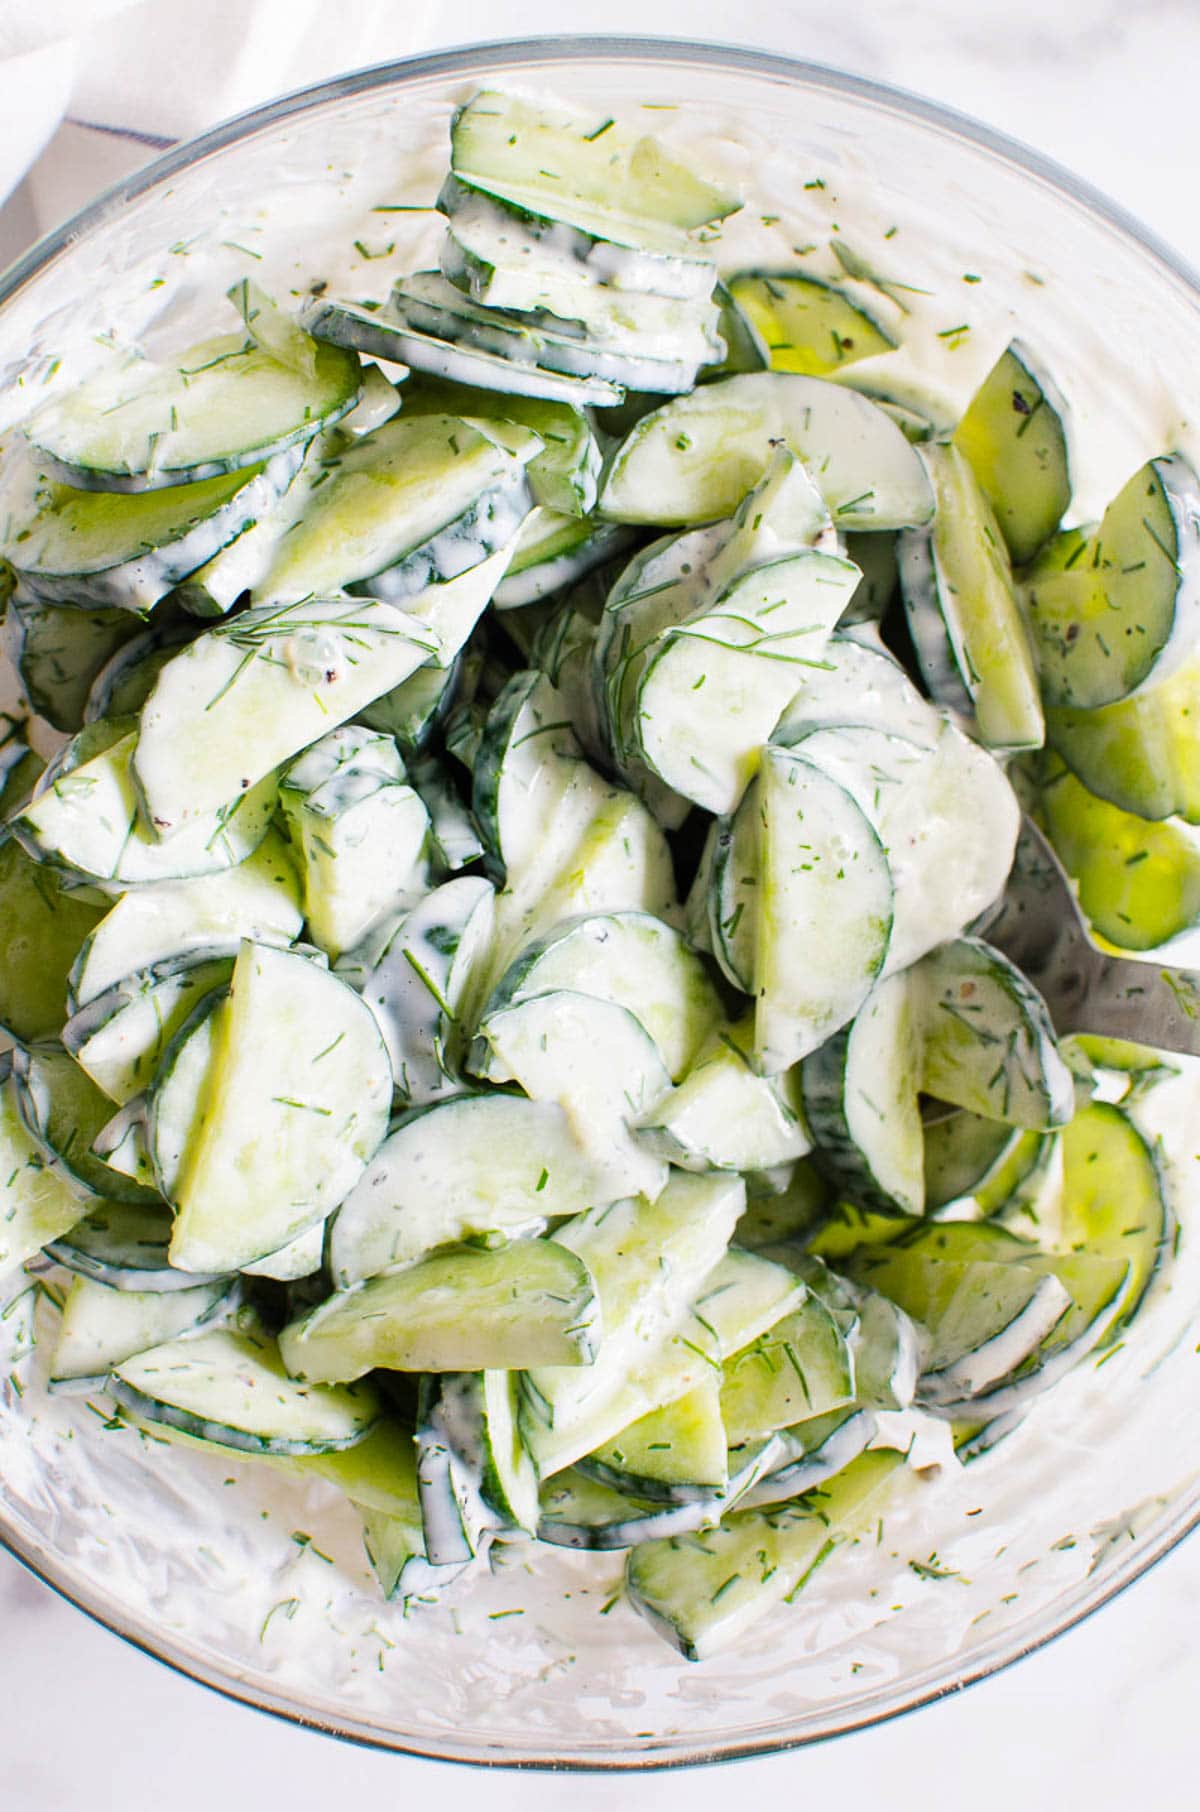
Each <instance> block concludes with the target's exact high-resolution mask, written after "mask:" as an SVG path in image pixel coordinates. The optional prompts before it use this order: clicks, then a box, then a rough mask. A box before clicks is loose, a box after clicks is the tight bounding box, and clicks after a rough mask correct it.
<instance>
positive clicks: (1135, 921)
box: [1040, 764, 1200, 950]
mask: <svg viewBox="0 0 1200 1812" xmlns="http://www.w3.org/2000/svg"><path fill="white" fill-rule="evenodd" d="M1055 766H1057V767H1058V771H1057V772H1056V771H1055ZM1055 766H1049V767H1048V768H1047V769H1044V770H1043V784H1042V788H1041V793H1040V804H1041V815H1042V821H1043V823H1044V824H1045V827H1046V830H1047V832H1048V834H1049V837H1050V841H1051V842H1052V843H1053V845H1054V849H1055V853H1056V854H1057V856H1058V859H1059V861H1060V862H1061V863H1062V865H1063V867H1064V868H1065V869H1066V871H1067V873H1068V874H1069V875H1070V876H1071V878H1072V879H1073V880H1074V882H1075V884H1076V887H1077V889H1078V893H1079V904H1080V905H1081V906H1082V908H1083V910H1084V912H1085V913H1086V914H1087V916H1088V919H1089V920H1090V922H1091V925H1092V927H1093V929H1094V930H1095V931H1097V932H1098V933H1099V934H1100V936H1101V937H1104V938H1107V939H1108V941H1109V943H1111V944H1116V945H1119V946H1120V947H1121V948H1122V949H1125V950H1155V949H1157V948H1158V946H1159V945H1161V944H1165V943H1167V942H1168V941H1169V940H1170V939H1171V938H1173V937H1177V936H1178V935H1179V934H1180V933H1181V932H1184V931H1187V930H1188V929H1189V928H1190V927H1191V926H1192V925H1194V924H1195V923H1196V922H1197V920H1200V831H1198V830H1197V829H1196V828H1195V827H1194V826H1192V825H1190V824H1184V823H1182V822H1181V821H1180V820H1179V819H1178V818H1164V819H1161V820H1159V821H1158V822H1157V823H1154V822H1151V821H1150V820H1148V819H1145V818H1135V817H1134V816H1133V814H1132V813H1131V812H1123V811H1122V810H1121V809H1120V807H1119V806H1116V805H1112V804H1110V803H1109V801H1108V800H1107V799H1100V798H1097V797H1096V795H1095V794H1094V793H1089V792H1088V790H1087V788H1086V787H1085V786H1084V785H1083V783H1082V782H1081V781H1079V780H1077V779H1076V778H1075V775H1074V774H1072V773H1071V772H1070V770H1069V769H1067V768H1063V767H1061V765H1060V764H1055Z"/></svg>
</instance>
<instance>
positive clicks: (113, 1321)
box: [50, 1277, 234, 1390]
mask: <svg viewBox="0 0 1200 1812" xmlns="http://www.w3.org/2000/svg"><path fill="white" fill-rule="evenodd" d="M233 1300H234V1296H233V1290H232V1288H231V1285H230V1282H229V1280H228V1279H227V1278H222V1279H221V1280H220V1281H218V1282H217V1283H213V1284H198V1285H195V1286H194V1287H193V1288H191V1289H187V1290H157V1291H151V1292H148V1293H144V1294H143V1293H142V1292H140V1291H136V1290H112V1289H109V1288H108V1287H107V1286H106V1285H105V1284H102V1283H96V1282H94V1281H93V1280H92V1279H90V1278H87V1277H74V1278H72V1280H71V1287H70V1289H69V1290H68V1291H67V1295H66V1301H65V1302H64V1303H63V1314H62V1320H61V1322H60V1323H59V1328H58V1339H57V1341H56V1342H55V1347H54V1355H53V1357H52V1359H51V1361H50V1388H51V1390H54V1389H62V1388H63V1387H64V1386H66V1387H68V1388H70V1387H74V1388H75V1389H76V1390H78V1389H80V1388H84V1389H86V1388H87V1387H88V1386H89V1385H100V1386H103V1384H104V1381H105V1378H106V1377H107V1374H108V1373H109V1372H110V1371H112V1369H113V1367H114V1366H117V1365H120V1364H122V1363H123V1361H125V1360H127V1359H133V1358H135V1357H136V1356H137V1354H139V1353H144V1352H147V1351H148V1350H149V1349H150V1348H151V1347H156V1346H164V1345H165V1344H166V1343H167V1341H169V1340H175V1339H176V1338H177V1337H178V1336H179V1335H181V1334H187V1333H190V1332H191V1331H192V1330H193V1329H195V1328H199V1327H203V1326H204V1325H205V1324H206V1323H207V1322H209V1321H211V1320H213V1319H214V1318H215V1317H216V1316H217V1315H219V1314H221V1313H223V1312H224V1311H225V1310H226V1308H227V1307H229V1306H231V1304H232V1302H233Z"/></svg>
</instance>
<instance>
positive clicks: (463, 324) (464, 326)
mask: <svg viewBox="0 0 1200 1812" xmlns="http://www.w3.org/2000/svg"><path fill="white" fill-rule="evenodd" d="M598 293H600V294H601V298H602V292H598ZM665 307H666V309H667V310H670V311H671V312H672V314H673V315H674V319H673V320H672V321H671V323H670V330H669V331H668V332H666V333H663V334H662V335H651V334H643V333H639V332H638V331H637V330H636V329H633V330H631V329H629V328H627V327H625V326H624V325H623V324H622V321H621V314H620V309H619V305H618V307H617V308H615V309H614V308H612V307H604V306H600V307H597V306H594V305H593V306H592V307H591V308H589V310H588V317H587V318H586V319H585V320H583V321H580V322H574V321H560V320H559V319H558V318H557V317H556V316H551V315H537V316H531V315H514V314H501V313H500V312H499V311H498V310H496V309H491V308H487V307H485V306H484V305H482V304H481V303H478V302H473V301H472V300H471V299H470V297H469V296H466V295H464V294H463V292H462V291H461V290H460V289H456V288H455V286H454V284H453V283H448V282H447V280H446V279H445V277H443V276H442V275H441V273H440V272H439V271H416V272H414V273H413V275H412V276H410V277H401V278H399V279H398V281H397V282H396V284H395V286H394V288H393V290H392V297H391V302H390V304H389V307H388V315H389V318H390V319H391V320H394V321H396V322H398V323H399V325H400V326H401V327H402V328H404V329H411V330H412V331H413V332H415V333H425V334H428V335H429V336H430V337H431V338H434V339H437V340H441V341H444V342H446V343H447V344H449V345H452V346H458V345H462V346H465V347H467V348H468V349H469V350H471V351H473V352H483V353H487V354H489V355H490V356H492V357H495V358H500V359H507V360H509V361H510V362H511V363H513V364H516V365H523V366H529V365H535V366H537V367H538V369H539V370H542V371H557V372H563V373H565V374H566V375H567V376H569V377H573V378H583V379H589V378H600V379H602V380H607V381H608V382H609V383H611V384H617V385H621V386H622V387H623V388H625V389H630V390H643V391H647V392H653V393H659V394H666V395H669V396H675V395H677V394H678V393H679V392H680V391H681V390H687V389H690V388H691V386H692V385H693V384H694V383H695V381H696V374H697V372H698V371H699V369H700V367H701V366H702V365H703V364H705V363H707V362H708V361H710V360H713V359H715V358H717V357H718V356H719V353H718V349H717V347H716V345H715V341H714V339H713V337H712V333H711V325H712V323H713V322H714V321H715V312H714V311H708V310H706V311H705V312H704V313H703V314H698V313H697V311H696V309H695V307H694V306H693V305H689V304H686V303H674V304H671V303H667V304H666V305H665ZM706 329H707V331H706Z"/></svg>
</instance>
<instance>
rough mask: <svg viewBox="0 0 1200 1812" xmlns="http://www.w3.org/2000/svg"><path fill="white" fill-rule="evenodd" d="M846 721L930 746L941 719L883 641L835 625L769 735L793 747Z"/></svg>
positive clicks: (797, 683)
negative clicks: (820, 658)
mask: <svg viewBox="0 0 1200 1812" xmlns="http://www.w3.org/2000/svg"><path fill="white" fill-rule="evenodd" d="M863 539H865V537H863V536H857V537H856V540H859V541H862V540H863ZM842 622H843V623H844V622H845V618H844V616H843V618H842ZM849 724H861V725H864V726H867V725H869V726H872V727H873V728H875V729H877V730H885V731H888V732H889V733H890V734H891V735H893V736H901V737H903V738H904V739H905V740H906V741H908V742H915V743H917V744H919V745H921V746H925V747H933V745H934V744H935V743H936V741H937V739H938V736H939V734H940V732H941V727H942V720H941V718H940V716H939V715H938V712H937V711H936V710H935V708H934V707H933V706H932V705H931V704H930V703H929V701H928V700H927V699H924V698H922V697H921V694H920V693H919V692H918V691H917V689H916V687H915V686H914V685H913V683H912V681H911V680H910V679H909V677H908V675H907V674H906V673H905V671H904V669H903V667H901V665H900V663H899V662H898V661H897V660H895V659H894V658H893V656H892V655H890V654H889V653H888V652H887V650H886V649H885V648H884V646H883V644H882V643H881V642H879V641H877V640H875V639H873V638H872V639H867V632H866V631H865V630H859V631H858V632H857V633H856V634H854V635H850V634H846V633H844V632H843V631H842V630H840V629H839V631H838V633H837V634H835V635H833V636H831V637H830V639H829V640H828V642H826V644H825V648H824V651H823V655H822V660H821V662H820V664H819V665H814V666H813V667H812V668H810V669H806V670H804V671H802V672H798V673H797V674H796V690H795V692H794V693H793V695H792V697H791V699H790V701H789V703H788V705H787V707H786V709H785V710H784V711H783V713H782V715H781V716H780V717H779V719H778V720H777V722H776V724H775V728H774V729H773V730H772V731H771V741H772V742H775V743H779V744H780V746H781V747H783V748H785V749H786V748H795V747H796V746H798V744H799V743H800V742H801V741H802V740H803V738H804V737H805V736H807V735H808V734H809V733H810V732H811V731H813V730H821V729H834V728H841V727H843V726H845V725H849Z"/></svg>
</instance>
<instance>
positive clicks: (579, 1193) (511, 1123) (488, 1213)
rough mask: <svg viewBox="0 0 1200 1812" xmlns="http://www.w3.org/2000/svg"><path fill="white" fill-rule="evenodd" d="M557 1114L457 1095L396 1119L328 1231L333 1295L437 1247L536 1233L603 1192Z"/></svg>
mask: <svg viewBox="0 0 1200 1812" xmlns="http://www.w3.org/2000/svg"><path fill="white" fill-rule="evenodd" d="M600 1181H601V1179H600V1177H599V1175H598V1173H597V1170H596V1166H595V1164H594V1163H593V1161H592V1160H591V1159H590V1158H589V1157H588V1155H587V1153H586V1152H584V1150H583V1149H582V1148H581V1146H580V1144H579V1142H578V1140H577V1139H576V1137H575V1135H574V1133H573V1132H572V1130H571V1127H570V1123H569V1122H568V1120H567V1117H566V1115H565V1114H564V1113H563V1111H562V1109H561V1108H560V1107H557V1106H556V1105H555V1104H554V1103H553V1102H550V1101H526V1100H524V1099H523V1098H522V1097H520V1096H517V1095H501V1094H489V1095H460V1096H457V1097H456V1098H454V1099H452V1100H449V1101H441V1102H437V1103H435V1104H434V1105H433V1106H432V1107H425V1108H417V1109H416V1110H415V1111H414V1112H412V1113H409V1114H405V1115H403V1116H402V1117H401V1118H400V1120H398V1121H397V1122H396V1124H395V1125H394V1126H393V1128H392V1130H391V1132H390V1134H389V1135H388V1137H387V1139H385V1140H384V1142H383V1144H382V1145H381V1146H380V1148H379V1150H378V1152H377V1153H376V1155H375V1157H374V1158H373V1159H372V1161H371V1163H370V1164H368V1166H367V1168H366V1170H365V1172H364V1173H363V1176H362V1178H361V1180H360V1181H359V1183H358V1184H357V1185H356V1186H355V1188H353V1189H352V1190H351V1191H350V1193H349V1194H348V1195H347V1197H346V1199H345V1201H344V1202H343V1203H342V1206H341V1208H340V1210H339V1212H338V1216H337V1219H336V1220H335V1221H334V1223H333V1230H332V1234H331V1237H330V1269H331V1270H332V1273H333V1278H334V1282H335V1283H336V1284H337V1286H338V1288H339V1289H344V1288H345V1287H346V1286H347V1285H349V1284H353V1283H356V1282H358V1281H359V1280H360V1279H361V1278H364V1277H373V1276H374V1275H375V1274H376V1273H377V1272H380V1271H386V1270H387V1269H389V1268H390V1267H394V1266H400V1265H406V1264H411V1263H412V1262H413V1261H414V1260H415V1259H418V1258H422V1257H423V1256H424V1255H425V1254H426V1253H427V1252H431V1251H432V1250H433V1249H434V1248H435V1247H438V1246H445V1245H450V1244H452V1243H453V1242H454V1241H456V1240H462V1239H473V1238H476V1237H478V1236H480V1235H485V1234H488V1235H496V1234H503V1235H507V1236H509V1237H515V1236H516V1235H518V1234H522V1233H528V1232H530V1231H533V1232H537V1231H538V1230H540V1228H541V1227H542V1226H543V1225H544V1223H545V1221H546V1220H548V1219H551V1218H552V1217H554V1216H556V1215H562V1214H573V1213H575V1212H577V1210H578V1208H579V1204H580V1203H581V1202H596V1201H599V1200H600V1199H601V1196H602V1194H603V1191H602V1190H601V1189H600V1188H599V1187H598V1185H599V1184H600Z"/></svg>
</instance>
